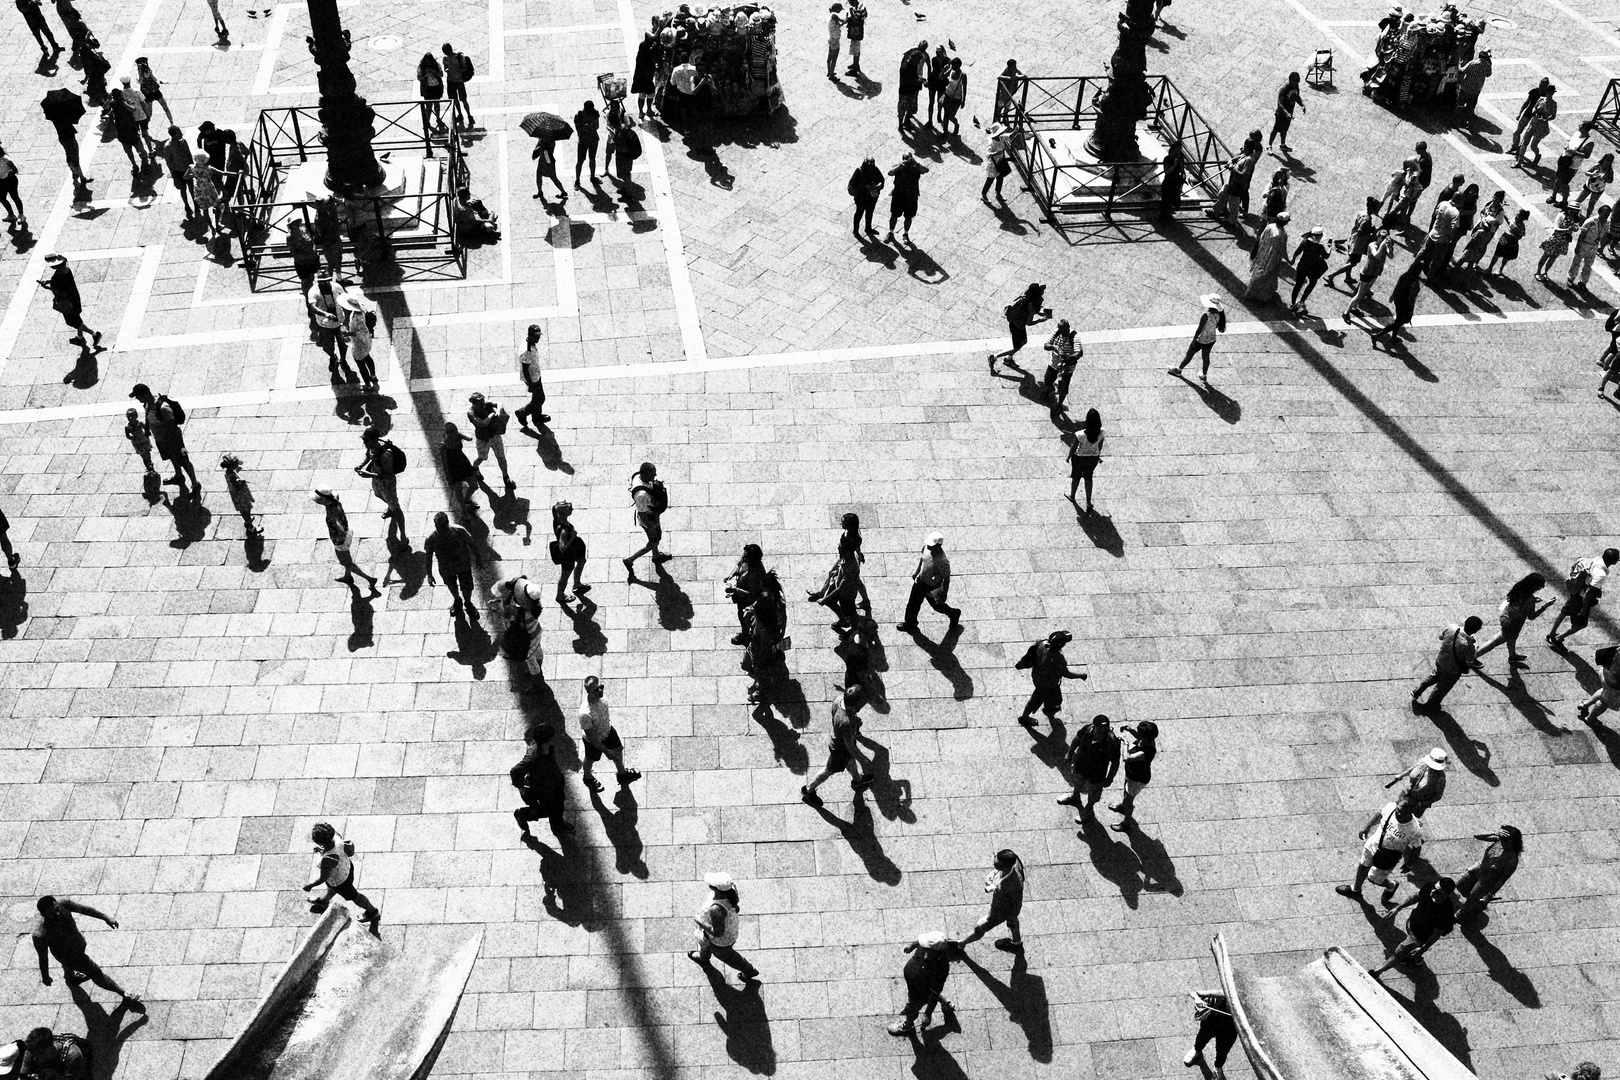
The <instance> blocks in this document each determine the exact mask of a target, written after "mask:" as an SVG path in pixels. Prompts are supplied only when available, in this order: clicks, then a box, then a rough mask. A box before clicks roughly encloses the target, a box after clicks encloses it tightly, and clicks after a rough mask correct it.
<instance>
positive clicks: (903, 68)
mask: <svg viewBox="0 0 1620 1080" xmlns="http://www.w3.org/2000/svg"><path fill="white" fill-rule="evenodd" d="M927 67H928V42H926V41H924V42H920V43H919V44H918V45H917V47H916V48H913V49H907V50H906V52H905V55H904V56H902V57H900V87H899V93H898V94H897V96H896V106H895V109H896V112H897V113H898V119H899V126H900V134H902V135H904V134H905V133H906V125H907V124H909V123H911V120H912V118H913V117H915V116H916V115H917V95H918V94H919V93H920V92H921V91H922V88H923V72H924V71H925V70H926V69H927Z"/></svg>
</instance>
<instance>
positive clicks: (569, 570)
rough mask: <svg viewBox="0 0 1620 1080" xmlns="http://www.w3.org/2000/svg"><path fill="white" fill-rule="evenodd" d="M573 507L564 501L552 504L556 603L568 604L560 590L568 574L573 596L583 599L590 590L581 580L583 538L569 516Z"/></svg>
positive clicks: (552, 550) (576, 598) (583, 565)
mask: <svg viewBox="0 0 1620 1080" xmlns="http://www.w3.org/2000/svg"><path fill="white" fill-rule="evenodd" d="M573 512H574V504H573V503H571V502H568V501H567V500H564V501H562V502H556V503H552V504H551V535H552V537H553V539H552V541H551V561H552V562H554V563H556V564H557V603H559V604H565V603H567V600H566V598H565V597H564V596H563V588H564V586H566V585H567V584H568V578H569V576H570V575H572V576H573V578H574V588H573V597H574V599H575V600H583V599H584V598H585V594H586V593H588V592H590V591H591V587H590V586H589V585H587V584H585V583H584V582H583V581H581V580H580V577H581V576H582V575H583V574H584V573H585V556H586V548H585V538H584V537H582V536H580V535H579V530H577V529H575V528H574V523H573V521H571V520H570V518H569V515H571V514H572V513H573Z"/></svg>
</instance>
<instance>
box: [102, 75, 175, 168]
mask: <svg viewBox="0 0 1620 1080" xmlns="http://www.w3.org/2000/svg"><path fill="white" fill-rule="evenodd" d="M153 81H154V82H156V81H157V77H156V76H153ZM118 84H119V85H118V92H117V95H116V96H117V97H118V98H119V99H120V100H122V101H123V103H124V104H125V105H127V106H129V114H130V115H131V116H132V117H134V118H135V129H136V135H137V136H138V137H137V139H136V145H137V147H138V148H139V149H140V151H141V167H142V168H146V167H148V166H150V165H151V164H152V160H151V159H152V154H153V152H154V150H155V146H154V144H153V142H152V128H151V124H152V107H151V105H150V104H148V103H147V100H146V95H145V94H143V93H142V92H141V91H140V90H139V89H137V88H136V87H135V85H134V78H133V77H132V76H129V75H122V76H120V77H119V79H118ZM169 119H170V120H171V121H173V119H174V117H172V116H171V117H169Z"/></svg>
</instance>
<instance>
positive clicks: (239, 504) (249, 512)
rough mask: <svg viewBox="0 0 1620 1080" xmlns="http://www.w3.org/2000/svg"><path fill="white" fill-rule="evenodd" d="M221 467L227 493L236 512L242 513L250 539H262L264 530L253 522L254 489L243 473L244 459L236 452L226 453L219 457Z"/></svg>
mask: <svg viewBox="0 0 1620 1080" xmlns="http://www.w3.org/2000/svg"><path fill="white" fill-rule="evenodd" d="M219 468H220V471H221V472H223V473H224V474H225V493H226V494H227V495H229V496H230V498H231V505H232V506H233V507H235V508H236V512H237V513H238V514H240V515H242V525H243V527H244V528H245V529H246V530H247V536H248V539H249V540H262V539H263V538H264V530H263V529H261V528H259V527H258V526H257V525H255V524H254V523H253V489H252V488H251V487H249V486H248V482H247V478H246V477H244V476H243V475H242V459H241V458H239V457H237V456H236V455H235V454H226V455H225V456H224V457H222V458H220V459H219Z"/></svg>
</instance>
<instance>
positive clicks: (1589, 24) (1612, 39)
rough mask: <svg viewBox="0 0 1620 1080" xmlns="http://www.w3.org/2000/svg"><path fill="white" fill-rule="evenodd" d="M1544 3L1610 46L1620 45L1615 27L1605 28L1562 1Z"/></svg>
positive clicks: (1619, 35)
mask: <svg viewBox="0 0 1620 1080" xmlns="http://www.w3.org/2000/svg"><path fill="white" fill-rule="evenodd" d="M1542 2H1543V3H1544V4H1546V5H1547V6H1548V7H1550V8H1554V9H1556V10H1558V11H1561V12H1563V13H1564V14H1565V15H1568V16H1569V17H1570V18H1571V19H1574V20H1575V21H1576V22H1578V23H1580V24H1581V25H1582V26H1584V27H1586V29H1587V30H1589V31H1591V32H1592V33H1593V34H1595V35H1596V36H1598V37H1600V38H1603V39H1605V40H1606V41H1608V42H1609V44H1611V45H1620V34H1616V33H1615V32H1614V28H1613V27H1609V26H1604V25H1603V24H1602V23H1600V22H1598V21H1597V20H1596V19H1589V18H1587V17H1586V16H1585V15H1582V14H1581V13H1580V12H1578V11H1576V10H1575V9H1574V8H1572V7H1570V6H1569V5H1568V4H1566V3H1563V2H1562V0H1542ZM1559 92H1560V93H1562V92H1563V91H1562V90H1560V91H1559Z"/></svg>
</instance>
